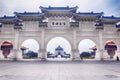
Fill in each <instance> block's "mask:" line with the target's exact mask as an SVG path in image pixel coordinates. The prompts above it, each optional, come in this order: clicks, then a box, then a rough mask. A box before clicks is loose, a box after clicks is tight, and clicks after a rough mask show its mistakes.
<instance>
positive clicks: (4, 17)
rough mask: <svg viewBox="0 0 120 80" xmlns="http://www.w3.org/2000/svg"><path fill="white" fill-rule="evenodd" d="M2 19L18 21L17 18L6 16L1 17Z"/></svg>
mask: <svg viewBox="0 0 120 80" xmlns="http://www.w3.org/2000/svg"><path fill="white" fill-rule="evenodd" d="M0 19H16V16H6V15H4V16H3V17H0Z"/></svg>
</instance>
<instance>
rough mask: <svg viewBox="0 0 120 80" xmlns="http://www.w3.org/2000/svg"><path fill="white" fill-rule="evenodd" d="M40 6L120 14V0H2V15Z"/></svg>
mask: <svg viewBox="0 0 120 80" xmlns="http://www.w3.org/2000/svg"><path fill="white" fill-rule="evenodd" d="M39 6H45V7H48V6H55V7H58V6H63V7H65V6H71V7H74V6H78V7H79V8H78V10H77V11H78V12H89V11H90V12H91V11H94V12H104V13H105V14H104V15H108V16H109V15H115V16H120V0H0V16H3V15H14V14H13V13H14V12H15V11H17V12H24V11H28V12H32V11H33V12H35V11H37V12H38V11H40V9H39Z"/></svg>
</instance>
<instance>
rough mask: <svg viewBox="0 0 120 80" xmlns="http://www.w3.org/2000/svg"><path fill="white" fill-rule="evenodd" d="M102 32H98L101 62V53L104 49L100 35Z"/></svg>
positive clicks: (101, 58)
mask: <svg viewBox="0 0 120 80" xmlns="http://www.w3.org/2000/svg"><path fill="white" fill-rule="evenodd" d="M102 33H103V32H102V31H101V30H100V31H99V52H100V60H103V52H104V48H103V46H104V45H103V35H102Z"/></svg>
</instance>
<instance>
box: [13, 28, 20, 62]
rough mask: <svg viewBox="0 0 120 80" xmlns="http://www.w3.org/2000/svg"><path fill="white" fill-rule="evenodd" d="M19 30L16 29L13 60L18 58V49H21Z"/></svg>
mask: <svg viewBox="0 0 120 80" xmlns="http://www.w3.org/2000/svg"><path fill="white" fill-rule="evenodd" d="M18 38H19V31H18V30H16V31H15V42H14V49H13V52H14V58H13V60H17V58H18V53H17V52H18V50H19V47H18V41H19V39H18Z"/></svg>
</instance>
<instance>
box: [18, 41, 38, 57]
mask: <svg viewBox="0 0 120 80" xmlns="http://www.w3.org/2000/svg"><path fill="white" fill-rule="evenodd" d="M20 49H21V52H22V57H23V59H35V58H38V53H39V44H38V42H37V41H36V40H34V39H27V40H25V41H24V42H23V43H22V45H21V48H20Z"/></svg>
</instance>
